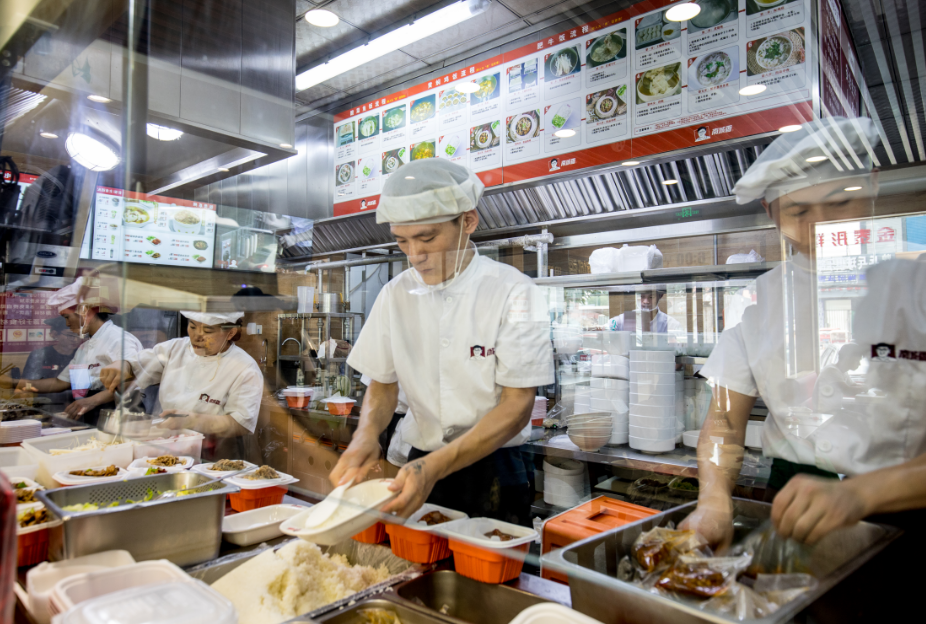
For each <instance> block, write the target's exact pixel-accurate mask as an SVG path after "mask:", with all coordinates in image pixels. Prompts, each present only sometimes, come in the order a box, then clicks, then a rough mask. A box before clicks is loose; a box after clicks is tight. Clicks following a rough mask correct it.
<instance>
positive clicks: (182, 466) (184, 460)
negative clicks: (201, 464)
mask: <svg viewBox="0 0 926 624" xmlns="http://www.w3.org/2000/svg"><path fill="white" fill-rule="evenodd" d="M154 459H157V457H139V458H138V459H136V460H135V461H133V462H132V463H131V464H129V470H132V469H133V468H145V469H148V468H163V469H164V470H166V471H167V472H183V471H184V470H189V469H190V468H192V467H193V463H194V462H193V458H192V457H189V456H187V455H181V456H179V457H177V459H179V460H180V462H181V463H179V464H177V465H176V466H161V465H159V464H152V463H151V461H152V460H154Z"/></svg>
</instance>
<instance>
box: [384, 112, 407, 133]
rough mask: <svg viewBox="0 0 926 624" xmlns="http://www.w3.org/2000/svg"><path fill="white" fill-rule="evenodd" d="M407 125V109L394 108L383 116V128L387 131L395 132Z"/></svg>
mask: <svg viewBox="0 0 926 624" xmlns="http://www.w3.org/2000/svg"><path fill="white" fill-rule="evenodd" d="M404 125H405V107H404V106H400V107H398V108H393V109H392V110H391V111H389V112H388V113H386V114H385V115H384V116H383V127H384V128H385V129H386V130H395V129H397V128H401V127H402V126H404Z"/></svg>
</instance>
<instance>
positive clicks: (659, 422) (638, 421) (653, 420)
mask: <svg viewBox="0 0 926 624" xmlns="http://www.w3.org/2000/svg"><path fill="white" fill-rule="evenodd" d="M676 422H677V421H676V418H675V416H668V417H665V418H658V417H649V416H633V415H631V416H630V424H631V425H633V426H634V427H655V428H656V429H668V428H669V427H675V423H676Z"/></svg>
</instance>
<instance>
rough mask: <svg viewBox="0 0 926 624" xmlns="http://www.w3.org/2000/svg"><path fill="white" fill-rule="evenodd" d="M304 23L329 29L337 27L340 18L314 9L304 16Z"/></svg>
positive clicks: (326, 11)
mask: <svg viewBox="0 0 926 624" xmlns="http://www.w3.org/2000/svg"><path fill="white" fill-rule="evenodd" d="M305 21H307V22H308V23H310V24H311V25H312V26H318V27H319V28H331V27H332V26H337V25H338V22H340V21H341V18H340V17H338V16H337V15H335V14H334V13H332V12H331V11H328V10H325V9H314V10H312V11H309V12H308V13H306V14H305Z"/></svg>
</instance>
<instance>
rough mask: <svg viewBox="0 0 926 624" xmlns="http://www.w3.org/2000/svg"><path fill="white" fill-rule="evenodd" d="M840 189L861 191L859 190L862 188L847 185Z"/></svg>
mask: <svg viewBox="0 0 926 624" xmlns="http://www.w3.org/2000/svg"><path fill="white" fill-rule="evenodd" d="M842 190H844V191H861V190H862V187H861V186H847V187H846V188H844V189H842Z"/></svg>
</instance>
